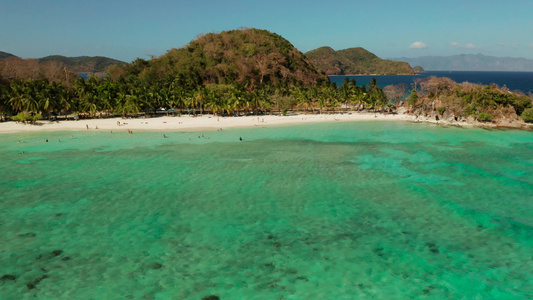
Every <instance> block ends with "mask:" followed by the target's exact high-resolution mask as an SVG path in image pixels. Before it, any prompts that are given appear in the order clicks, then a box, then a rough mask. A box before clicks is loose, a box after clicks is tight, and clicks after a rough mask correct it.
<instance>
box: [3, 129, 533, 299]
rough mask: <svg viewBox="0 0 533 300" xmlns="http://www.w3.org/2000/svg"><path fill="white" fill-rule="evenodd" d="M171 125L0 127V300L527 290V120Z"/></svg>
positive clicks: (524, 295)
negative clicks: (184, 128)
mask: <svg viewBox="0 0 533 300" xmlns="http://www.w3.org/2000/svg"><path fill="white" fill-rule="evenodd" d="M165 135H166V137H167V138H162V135H161V133H160V132H148V131H137V132H135V133H134V134H128V133H127V132H116V133H113V134H109V133H108V132H98V131H68V132H67V131H57V132H31V133H9V134H0V155H2V158H3V160H2V163H1V164H0V174H2V175H1V176H0V185H1V187H2V193H1V194H0V220H1V221H0V240H1V241H2V243H1V244H0V265H2V268H1V272H2V273H0V277H1V280H0V298H1V299H35V298H39V299H202V298H203V297H207V296H218V297H220V299H359V298H374V299H375V298H377V299H413V298H427V299H475V298H482V299H531V298H532V297H533V285H532V282H533V272H531V270H532V269H531V268H532V266H533V256H532V255H531V253H533V201H532V197H531V195H533V159H532V158H533V135H532V134H531V132H529V131H521V130H500V129H482V128H459V127H442V126H437V125H431V124H421V123H409V122H392V121H391V122H335V123H322V124H306V125H293V126H278V127H267V128H260V127H256V128H240V129H227V130H223V131H205V132H177V131H176V132H170V131H166V132H165ZM240 137H242V141H241V140H240V139H239V138H240ZM47 140H48V141H49V142H47ZM59 140H61V142H59ZM23 152H24V153H23Z"/></svg>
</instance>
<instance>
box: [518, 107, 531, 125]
mask: <svg viewBox="0 0 533 300" xmlns="http://www.w3.org/2000/svg"><path fill="white" fill-rule="evenodd" d="M520 117H522V119H523V120H524V122H526V123H533V108H527V109H525V110H524V111H523V112H522V114H521V115H520Z"/></svg>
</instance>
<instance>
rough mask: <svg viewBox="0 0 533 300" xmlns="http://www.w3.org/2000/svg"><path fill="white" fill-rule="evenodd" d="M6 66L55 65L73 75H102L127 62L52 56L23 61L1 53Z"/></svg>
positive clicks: (0, 60)
mask: <svg viewBox="0 0 533 300" xmlns="http://www.w3.org/2000/svg"><path fill="white" fill-rule="evenodd" d="M2 61H3V64H4V65H6V64H8V65H17V66H20V65H23V64H27V65H32V64H34V63H38V64H39V65H41V66H43V65H50V64H52V65H55V66H56V67H57V68H60V69H66V70H68V71H69V72H72V73H77V74H79V73H90V74H102V73H104V72H105V71H106V69H107V68H108V67H109V66H112V65H123V64H125V62H123V61H120V60H116V59H112V58H108V57H103V56H78V57H66V56H62V55H50V56H46V57H42V58H36V59H32V58H30V59H23V58H20V57H18V56H16V55H14V54H11V53H7V52H2V51H0V62H2Z"/></svg>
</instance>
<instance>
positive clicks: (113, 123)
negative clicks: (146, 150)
mask: <svg viewBox="0 0 533 300" xmlns="http://www.w3.org/2000/svg"><path fill="white" fill-rule="evenodd" d="M340 121H343V122H357V121H400V122H414V123H431V124H436V125H441V126H458V127H486V128H514V129H525V130H531V129H532V126H531V125H520V126H517V125H518V124H513V123H508V124H507V123H506V124H494V123H480V122H475V121H474V122H472V121H469V122H458V121H447V120H440V121H436V120H430V119H429V118H420V117H419V118H416V117H414V116H412V115H408V114H402V113H399V114H381V113H368V112H350V113H344V114H338V113H337V114H312V115H311V114H294V115H287V116H280V115H260V116H240V117H221V116H214V115H203V116H188V115H187V116H181V117H177V116H162V117H154V118H129V119H123V118H105V119H86V120H68V121H48V120H41V121H37V122H36V124H35V125H31V124H24V123H17V122H14V121H9V122H2V123H0V134H6V133H20V132H38V131H88V130H93V131H94V130H100V131H209V130H218V129H228V128H245V127H266V126H268V127H270V126H283V125H297V124H311V123H323V122H340ZM119 124H120V125H119Z"/></svg>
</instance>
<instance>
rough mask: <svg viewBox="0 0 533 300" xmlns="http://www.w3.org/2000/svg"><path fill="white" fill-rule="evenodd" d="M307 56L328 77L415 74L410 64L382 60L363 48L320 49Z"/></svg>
mask: <svg viewBox="0 0 533 300" xmlns="http://www.w3.org/2000/svg"><path fill="white" fill-rule="evenodd" d="M305 56H307V58H308V59H309V62H310V63H311V64H313V65H314V66H315V67H316V68H317V69H320V70H323V71H324V72H325V73H326V74H327V75H366V74H407V75H413V74H415V71H414V70H413V69H412V68H411V66H410V65H409V64H408V63H406V62H403V61H392V60H386V59H381V58H379V57H378V56H377V55H375V54H374V53H371V52H370V51H368V50H366V49H364V48H361V47H357V48H349V49H344V50H339V51H335V50H333V49H332V48H331V47H320V48H318V49H315V50H311V51H309V52H307V53H305Z"/></svg>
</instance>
